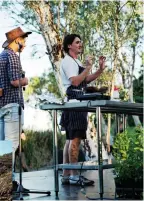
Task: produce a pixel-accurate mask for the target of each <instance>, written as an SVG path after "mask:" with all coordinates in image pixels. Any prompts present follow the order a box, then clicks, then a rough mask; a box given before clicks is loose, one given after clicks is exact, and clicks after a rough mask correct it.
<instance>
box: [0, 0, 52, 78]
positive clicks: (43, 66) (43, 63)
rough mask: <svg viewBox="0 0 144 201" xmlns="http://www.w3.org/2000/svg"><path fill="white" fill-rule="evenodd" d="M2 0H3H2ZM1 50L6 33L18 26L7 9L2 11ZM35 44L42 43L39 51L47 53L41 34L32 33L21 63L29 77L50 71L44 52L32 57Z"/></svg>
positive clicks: (0, 49)
mask: <svg viewBox="0 0 144 201" xmlns="http://www.w3.org/2000/svg"><path fill="white" fill-rule="evenodd" d="M0 1H1V0H0ZM0 19H1V22H0V52H1V51H2V50H3V48H2V44H3V43H4V41H5V40H6V36H5V33H6V32H8V31H10V30H12V29H14V28H16V27H17V26H15V21H14V20H13V19H11V18H10V16H9V15H8V13H7V12H5V11H3V10H2V11H0ZM21 28H22V29H23V30H24V31H29V30H27V29H25V27H23V26H21ZM34 44H40V45H41V50H39V51H40V52H39V53H42V54H43V53H45V45H44V40H43V38H42V36H41V35H39V34H36V33H32V34H31V35H29V37H28V39H27V42H26V47H25V49H24V50H23V52H22V54H21V63H22V67H23V70H24V71H26V76H27V77H34V76H40V75H41V74H42V73H43V72H44V71H49V69H50V63H49V59H48V56H47V55H46V54H44V56H43V57H41V58H37V57H32V56H31V54H32V45H34Z"/></svg>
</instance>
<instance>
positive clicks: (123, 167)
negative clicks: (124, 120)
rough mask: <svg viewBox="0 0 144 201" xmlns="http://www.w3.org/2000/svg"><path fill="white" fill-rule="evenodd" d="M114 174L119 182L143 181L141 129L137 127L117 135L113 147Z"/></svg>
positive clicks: (143, 149)
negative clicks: (129, 180)
mask: <svg viewBox="0 0 144 201" xmlns="http://www.w3.org/2000/svg"><path fill="white" fill-rule="evenodd" d="M113 148H114V151H113V154H114V157H115V160H116V164H115V171H114V172H115V174H116V178H117V179H118V180H119V181H125V180H128V179H134V180H135V181H141V180H142V179H143V151H144V148H143V129H142V128H141V127H140V126H137V127H135V128H133V129H129V130H126V131H124V132H123V133H119V134H118V135H117V136H116V139H115V142H114V145H113Z"/></svg>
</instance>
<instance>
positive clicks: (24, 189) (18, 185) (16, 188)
mask: <svg viewBox="0 0 144 201" xmlns="http://www.w3.org/2000/svg"><path fill="white" fill-rule="evenodd" d="M19 188H20V184H19V183H18V182H17V181H13V189H12V191H13V192H16V193H19ZM22 191H24V192H23V193H22V194H23V195H24V196H28V195H29V192H30V190H29V189H26V188H24V187H23V186H22Z"/></svg>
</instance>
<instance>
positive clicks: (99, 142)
mask: <svg viewBox="0 0 144 201" xmlns="http://www.w3.org/2000/svg"><path fill="white" fill-rule="evenodd" d="M96 116H97V123H96V122H95V126H96V128H97V145H98V176H99V194H100V198H95V200H99V199H100V200H112V199H110V198H104V197H103V194H104V192H103V158H102V140H101V139H102V133H101V108H100V107H97V109H96Z"/></svg>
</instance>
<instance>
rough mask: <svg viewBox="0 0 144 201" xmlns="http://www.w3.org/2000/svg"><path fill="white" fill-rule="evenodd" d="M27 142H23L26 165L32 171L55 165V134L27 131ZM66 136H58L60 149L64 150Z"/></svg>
mask: <svg viewBox="0 0 144 201" xmlns="http://www.w3.org/2000/svg"><path fill="white" fill-rule="evenodd" d="M25 135H26V141H22V148H23V150H24V153H25V157H26V163H27V165H28V166H29V167H30V168H31V169H33V170H34V169H36V170H37V169H39V168H42V167H45V166H49V165H53V132H52V131H44V132H38V131H30V130H25ZM64 142H65V136H63V135H61V134H58V149H63V146H64Z"/></svg>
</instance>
